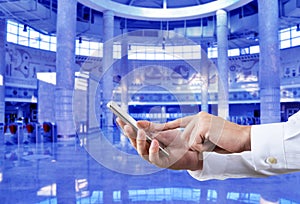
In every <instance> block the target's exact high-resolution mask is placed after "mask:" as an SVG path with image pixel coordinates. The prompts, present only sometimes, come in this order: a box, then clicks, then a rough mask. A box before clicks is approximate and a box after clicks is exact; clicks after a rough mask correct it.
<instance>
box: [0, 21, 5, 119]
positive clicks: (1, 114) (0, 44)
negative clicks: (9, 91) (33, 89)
mask: <svg viewBox="0 0 300 204" xmlns="http://www.w3.org/2000/svg"><path fill="white" fill-rule="evenodd" d="M5 44H6V20H5V19H0V124H1V123H3V124H4V123H5V84H4V78H5V66H6V61H5V55H6V53H5V48H6V46H5Z"/></svg>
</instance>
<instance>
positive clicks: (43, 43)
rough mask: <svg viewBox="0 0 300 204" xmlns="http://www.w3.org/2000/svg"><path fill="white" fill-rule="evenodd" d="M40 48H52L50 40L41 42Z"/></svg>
mask: <svg viewBox="0 0 300 204" xmlns="http://www.w3.org/2000/svg"><path fill="white" fill-rule="evenodd" d="M40 48H41V49H43V50H50V43H49V42H43V41H41V42H40Z"/></svg>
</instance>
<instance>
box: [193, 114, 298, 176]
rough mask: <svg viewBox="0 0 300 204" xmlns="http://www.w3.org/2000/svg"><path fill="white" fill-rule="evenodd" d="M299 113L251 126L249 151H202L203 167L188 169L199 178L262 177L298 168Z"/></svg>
mask: <svg viewBox="0 0 300 204" xmlns="http://www.w3.org/2000/svg"><path fill="white" fill-rule="evenodd" d="M299 147H300V112H298V113H296V114H295V115H293V116H292V117H290V118H289V120H288V121H287V122H284V123H273V124H264V125H254V126H252V128H251V152H250V151H246V152H242V153H236V154H218V153H215V152H204V153H203V154H204V155H203V156H204V161H203V169H202V170H199V171H189V173H190V175H191V176H193V177H194V178H196V179H198V180H208V179H226V178H244V177H263V176H270V175H276V174H283V173H290V172H294V171H299V170H300V162H299V161H300V148H299Z"/></svg>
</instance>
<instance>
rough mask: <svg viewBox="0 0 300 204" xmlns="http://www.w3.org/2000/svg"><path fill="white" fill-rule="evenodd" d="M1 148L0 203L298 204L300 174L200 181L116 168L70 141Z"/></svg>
mask: <svg viewBox="0 0 300 204" xmlns="http://www.w3.org/2000/svg"><path fill="white" fill-rule="evenodd" d="M0 149H1V152H2V154H3V155H2V156H1V157H0V158H1V159H0V192H1V193H0V203H14V204H16V203H22V204H23V203H59V204H60V203H67V204H68V203H105V204H106V203H300V193H299V192H298V191H299V190H298V189H299V187H300V174H299V173H294V174H288V175H281V176H273V177H269V178H263V179H261V178H260V179H250V178H249V179H228V180H225V181H219V180H211V181H205V182H199V181H197V180H194V179H193V178H192V177H190V176H189V174H188V173H187V172H186V171H171V170H159V171H152V173H150V174H140V175H138V174H129V173H120V172H116V171H113V170H110V169H108V168H107V167H105V166H103V165H101V164H99V162H98V161H97V160H96V159H95V158H93V157H92V156H90V154H89V153H88V152H87V151H86V149H85V148H83V147H82V146H81V145H80V142H74V141H71V142H70V141H69V142H58V143H40V144H32V143H30V144H20V145H3V144H1V145H0ZM105 151H107V152H105ZM108 151H109V150H108V149H106V150H102V151H100V154H102V156H103V157H105V154H106V153H107V154H110V153H109V152H108ZM128 157H129V158H130V154H129V156H128V155H127V159H128ZM118 161H122V158H119V159H118V160H114V161H111V162H113V163H115V164H114V165H116V166H118ZM129 162H131V160H129ZM134 166H136V164H134V163H132V167H134ZM146 166H147V165H146ZM127 167H128V166H127ZM134 168H136V167H134ZM141 168H142V167H141ZM147 168H148V167H147ZM151 170H152V169H151ZM133 171H136V170H134V169H133Z"/></svg>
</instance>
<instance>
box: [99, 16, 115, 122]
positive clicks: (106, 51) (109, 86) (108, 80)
mask: <svg viewBox="0 0 300 204" xmlns="http://www.w3.org/2000/svg"><path fill="white" fill-rule="evenodd" d="M103 32H104V33H103V41H104V44H103V71H104V75H103V80H102V82H103V84H102V90H103V104H104V106H103V107H106V104H107V103H108V102H109V101H110V100H111V99H112V91H113V88H114V87H113V74H114V72H113V37H114V13H113V12H112V11H105V12H104V13H103ZM104 119H105V121H104V123H105V125H106V126H107V127H113V114H112V113H111V111H109V110H108V109H107V108H104Z"/></svg>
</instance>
